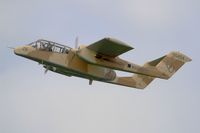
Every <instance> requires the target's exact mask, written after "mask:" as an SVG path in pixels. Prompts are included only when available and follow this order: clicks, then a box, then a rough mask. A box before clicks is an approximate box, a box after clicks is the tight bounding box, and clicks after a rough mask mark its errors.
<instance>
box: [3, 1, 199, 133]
mask: <svg viewBox="0 0 200 133" xmlns="http://www.w3.org/2000/svg"><path fill="white" fill-rule="evenodd" d="M199 7H200V1H199V0H118V1H114V0H99V1H96V0H73V1H68V0H32V1H30V0H0V61H1V62H0V132H1V133H45V132H46V133H47V132H48V133H66V132H69V133H133V132H135V133H136V132H137V133H189V132H191V133H195V132H196V133H198V132H200V126H199V122H200V115H199V112H200V85H199V81H200V80H199V79H200V78H199V67H200V61H199V56H200V54H199V50H200V25H199V24H200V8H199ZM76 36H79V38H80V44H85V45H89V44H91V43H93V42H95V41H97V40H100V39H102V38H104V37H114V38H117V39H119V40H122V41H124V42H126V43H128V44H129V45H131V46H132V47H134V48H135V49H134V50H132V51H130V52H128V53H125V54H124V55H122V56H121V57H122V58H124V59H127V60H130V61H132V62H134V63H138V64H140V65H142V64H143V63H144V62H146V61H149V60H153V59H156V58H158V57H161V56H162V55H164V54H166V53H168V52H170V51H174V50H177V51H181V52H183V53H185V54H186V55H188V56H190V57H191V58H192V59H193V61H192V62H190V63H188V64H186V65H184V67H182V68H181V69H180V71H178V72H177V73H176V74H175V75H174V76H173V77H172V78H171V79H170V80H168V81H164V80H160V79H157V80H155V81H153V82H152V83H151V84H150V85H149V86H148V87H147V88H146V89H145V90H137V89H134V88H133V89H132V88H128V87H122V86H117V85H112V84H106V83H101V82H94V83H93V85H92V86H89V85H88V83H89V82H88V81H87V80H85V79H80V78H76V77H71V78H69V77H66V76H63V75H59V74H56V73H52V72H48V73H47V74H46V75H44V69H43V67H42V66H39V65H38V64H37V63H36V62H33V61H30V60H27V59H24V58H22V57H18V56H15V55H14V54H13V51H12V50H10V49H8V48H7V46H11V47H16V46H20V45H25V44H28V43H30V42H33V41H35V40H37V39H41V38H43V39H47V40H51V41H55V42H58V43H61V44H66V45H68V46H70V47H74V40H75V37H76Z"/></svg>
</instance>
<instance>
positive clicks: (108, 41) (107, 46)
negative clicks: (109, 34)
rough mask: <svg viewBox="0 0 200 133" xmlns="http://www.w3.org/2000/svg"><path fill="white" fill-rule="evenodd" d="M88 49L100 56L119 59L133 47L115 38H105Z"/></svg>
mask: <svg viewBox="0 0 200 133" xmlns="http://www.w3.org/2000/svg"><path fill="white" fill-rule="evenodd" d="M87 48H88V49H89V50H91V51H94V52H96V53H97V54H98V55H102V56H108V57H111V58H114V57H117V56H119V55H121V54H123V53H125V52H127V51H129V50H131V49H133V48H132V47H131V46H129V45H127V44H125V43H124V42H121V41H119V40H116V39H113V38H104V39H102V40H100V41H97V42H95V43H93V44H91V45H89V46H87Z"/></svg>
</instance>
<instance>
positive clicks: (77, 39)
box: [75, 36, 79, 49]
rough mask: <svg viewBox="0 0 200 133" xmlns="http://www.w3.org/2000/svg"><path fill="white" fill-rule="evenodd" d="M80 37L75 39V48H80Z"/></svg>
mask: <svg viewBox="0 0 200 133" xmlns="http://www.w3.org/2000/svg"><path fill="white" fill-rule="evenodd" d="M78 43H79V38H78V36H77V37H76V39H75V49H78Z"/></svg>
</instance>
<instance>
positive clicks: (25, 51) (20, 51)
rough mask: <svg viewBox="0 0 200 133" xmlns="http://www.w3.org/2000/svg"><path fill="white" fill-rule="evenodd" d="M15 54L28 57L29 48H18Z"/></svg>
mask: <svg viewBox="0 0 200 133" xmlns="http://www.w3.org/2000/svg"><path fill="white" fill-rule="evenodd" d="M14 53H15V54H16V55H20V56H26V55H28V53H29V47H28V46H22V47H16V48H15V49H14Z"/></svg>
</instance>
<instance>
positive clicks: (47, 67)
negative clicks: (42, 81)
mask: <svg viewBox="0 0 200 133" xmlns="http://www.w3.org/2000/svg"><path fill="white" fill-rule="evenodd" d="M43 67H44V68H45V70H44V74H47V72H48V70H49V66H46V65H44V66H43Z"/></svg>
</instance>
